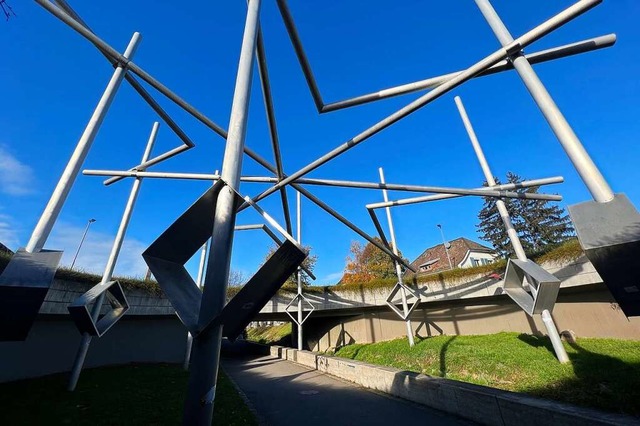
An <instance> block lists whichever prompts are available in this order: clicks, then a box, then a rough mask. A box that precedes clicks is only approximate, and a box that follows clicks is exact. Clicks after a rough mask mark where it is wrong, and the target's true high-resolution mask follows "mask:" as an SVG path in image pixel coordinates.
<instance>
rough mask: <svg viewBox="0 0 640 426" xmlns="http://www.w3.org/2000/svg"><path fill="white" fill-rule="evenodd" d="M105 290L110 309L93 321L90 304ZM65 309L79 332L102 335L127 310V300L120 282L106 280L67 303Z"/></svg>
mask: <svg viewBox="0 0 640 426" xmlns="http://www.w3.org/2000/svg"><path fill="white" fill-rule="evenodd" d="M105 292H106V296H107V299H108V300H109V304H110V305H111V310H110V311H109V312H107V313H106V314H105V315H103V316H102V318H100V319H99V320H97V321H94V319H93V318H92V316H91V312H90V305H91V304H92V303H94V302H96V299H98V297H100V295H101V294H103V293H105ZM67 309H68V310H69V313H70V314H71V318H72V319H73V322H75V324H76V327H78V331H80V333H81V334H82V333H88V334H89V335H90V336H97V337H102V335H103V334H104V333H106V332H107V331H108V330H109V329H110V328H111V327H113V325H114V324H115V323H116V322H118V321H119V320H120V318H122V316H123V315H124V314H125V313H126V312H127V311H128V310H129V302H128V301H127V297H126V296H125V294H124V291H123V290H122V286H121V285H120V283H119V282H118V281H108V282H106V283H104V284H102V283H101V284H98V285H96V286H94V287H92V288H91V289H89V291H87V292H86V293H85V294H83V295H82V296H80V297H78V298H77V299H76V300H75V301H74V302H73V303H72V304H71V305H69V306H68V307H67Z"/></svg>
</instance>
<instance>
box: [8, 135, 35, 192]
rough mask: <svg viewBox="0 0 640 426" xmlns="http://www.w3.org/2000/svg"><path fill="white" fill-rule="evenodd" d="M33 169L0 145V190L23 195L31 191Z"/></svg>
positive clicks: (33, 178)
mask: <svg viewBox="0 0 640 426" xmlns="http://www.w3.org/2000/svg"><path fill="white" fill-rule="evenodd" d="M34 182H35V174H34V173H33V169H32V168H31V167H29V166H27V165H26V164H24V163H22V162H20V160H18V159H17V158H16V157H14V156H13V155H11V154H10V153H9V151H8V150H7V149H6V148H5V147H4V146H2V145H0V192H3V193H5V194H8V195H25V194H30V193H32V192H33V185H34Z"/></svg>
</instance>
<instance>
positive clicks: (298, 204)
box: [296, 192, 303, 351]
mask: <svg viewBox="0 0 640 426" xmlns="http://www.w3.org/2000/svg"><path fill="white" fill-rule="evenodd" d="M301 204H302V203H301V200H300V192H296V213H297V219H298V223H297V225H298V244H300V246H302V207H301ZM296 278H297V279H298V295H299V296H300V297H298V350H299V351H301V350H302V349H303V338H302V318H303V315H302V314H303V312H302V309H303V308H302V272H301V268H298V272H297V274H296Z"/></svg>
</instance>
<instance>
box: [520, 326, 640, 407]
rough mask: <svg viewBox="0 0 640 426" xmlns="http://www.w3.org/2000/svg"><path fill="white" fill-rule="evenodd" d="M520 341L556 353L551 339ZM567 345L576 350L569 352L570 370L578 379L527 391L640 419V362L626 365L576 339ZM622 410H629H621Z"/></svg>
mask: <svg viewBox="0 0 640 426" xmlns="http://www.w3.org/2000/svg"><path fill="white" fill-rule="evenodd" d="M518 339H520V340H522V341H523V342H525V343H527V344H529V345H531V346H533V347H537V348H538V347H544V348H545V349H546V350H548V351H549V352H550V353H552V354H554V350H553V345H552V344H551V340H549V338H548V337H546V336H531V335H527V334H521V335H520V336H518ZM567 343H568V345H569V346H570V347H571V348H572V349H573V351H571V350H568V351H567V352H568V355H569V359H570V360H571V366H570V367H569V366H568V368H573V373H574V374H575V377H571V378H566V379H563V380H560V381H555V382H553V383H550V384H549V385H548V386H545V387H531V388H527V389H525V390H524V392H525V393H528V394H530V395H534V396H539V397H542V398H547V399H554V400H563V401H567V402H570V403H572V404H576V405H583V406H591V407H594V406H596V407H600V408H602V409H605V410H610V411H615V412H619V413H626V414H632V415H634V416H639V415H640V404H638V400H639V399H640V389H639V388H638V383H640V363H630V362H625V361H622V360H620V359H618V358H615V357H612V356H609V355H602V354H599V353H596V352H592V351H589V350H587V349H585V348H583V347H582V346H580V345H579V344H578V343H577V342H575V341H573V340H572V339H568V342H567ZM585 389H588V391H585ZM620 407H625V409H622V410H621V409H620Z"/></svg>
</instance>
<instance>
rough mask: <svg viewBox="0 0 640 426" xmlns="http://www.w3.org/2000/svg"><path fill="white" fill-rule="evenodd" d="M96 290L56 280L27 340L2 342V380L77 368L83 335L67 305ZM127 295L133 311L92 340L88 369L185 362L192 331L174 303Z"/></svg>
mask: <svg viewBox="0 0 640 426" xmlns="http://www.w3.org/2000/svg"><path fill="white" fill-rule="evenodd" d="M91 287H92V285H87V284H82V283H74V282H66V281H60V280H55V281H54V283H53V286H52V287H51V289H50V290H49V292H48V293H47V297H46V298H45V302H44V303H43V305H42V307H41V309H40V315H38V318H37V319H36V322H35V323H34V325H33V327H32V329H31V331H30V333H29V336H28V337H27V340H25V341H24V342H0V382H6V381H12V380H19V379H25V378H29V377H38V376H43V375H47V374H53V373H61V372H65V371H70V370H71V366H72V364H73V360H74V358H75V354H76V351H77V349H78V345H79V343H80V333H79V332H78V330H77V328H76V326H75V324H74V323H73V322H72V321H71V317H70V316H69V313H68V311H67V306H68V305H69V304H70V303H71V302H72V301H73V300H75V299H76V298H77V297H78V296H80V295H81V294H82V293H84V292H85V291H87V290H88V289H89V288H91ZM125 293H126V296H127V299H128V301H129V305H130V306H131V309H130V310H129V311H128V312H127V314H126V315H125V316H124V317H122V319H121V320H120V321H118V323H117V324H116V325H114V326H113V328H111V329H110V330H109V332H108V333H106V334H105V335H104V336H103V337H101V338H94V339H93V340H92V342H91V347H90V348H89V353H88V355H87V358H86V362H85V366H86V367H98V366H103V365H116V364H128V363H132V362H140V363H147V362H150V363H154V362H169V363H179V362H182V361H183V359H184V353H185V349H186V339H187V332H186V329H185V328H184V326H183V325H182V323H181V322H180V320H179V319H178V318H177V317H176V315H175V311H174V310H173V308H171V305H170V303H169V301H168V300H167V299H165V298H164V297H162V296H159V295H155V294H153V293H148V292H145V291H142V290H125ZM80 380H82V378H81V379H80Z"/></svg>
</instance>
